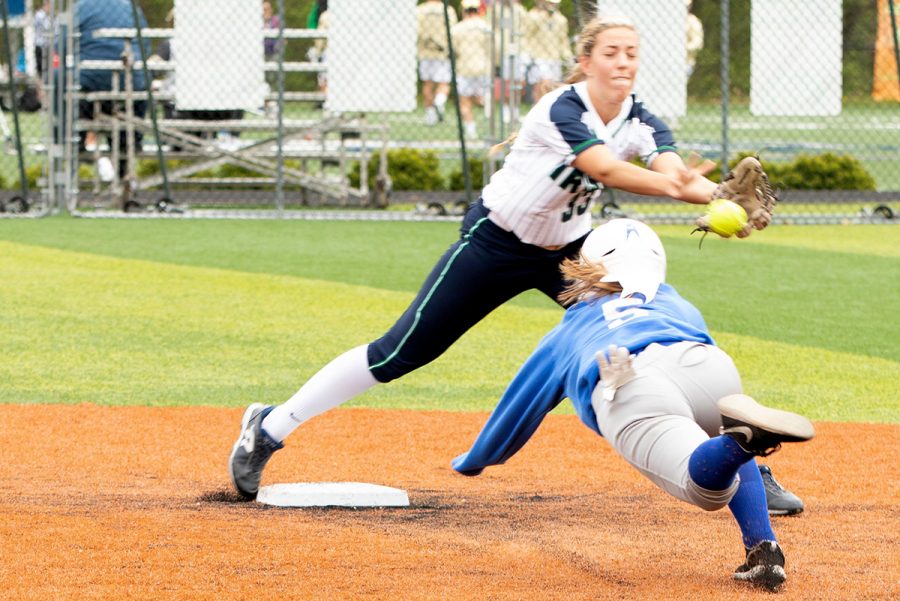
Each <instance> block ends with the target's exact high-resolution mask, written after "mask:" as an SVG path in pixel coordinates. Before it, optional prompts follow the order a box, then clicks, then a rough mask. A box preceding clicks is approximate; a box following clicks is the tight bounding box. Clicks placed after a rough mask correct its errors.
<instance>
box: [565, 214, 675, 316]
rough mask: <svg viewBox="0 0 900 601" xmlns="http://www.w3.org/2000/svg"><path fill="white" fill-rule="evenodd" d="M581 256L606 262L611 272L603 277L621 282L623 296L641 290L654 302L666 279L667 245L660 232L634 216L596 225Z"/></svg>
mask: <svg viewBox="0 0 900 601" xmlns="http://www.w3.org/2000/svg"><path fill="white" fill-rule="evenodd" d="M581 257H582V258H583V259H584V260H585V261H588V262H590V263H602V264H603V266H604V267H605V268H606V271H607V273H606V275H605V276H604V277H603V279H602V280H601V281H603V282H618V283H619V284H620V285H621V286H622V296H628V295H629V294H634V293H640V294H642V295H644V298H646V299H647V302H650V301H651V300H653V297H655V296H656V291H657V290H658V289H659V285H660V284H662V283H663V282H665V281H666V249H664V248H663V245H662V242H661V241H660V239H659V236H657V235H656V232H654V231H653V230H652V229H650V227H649V226H648V225H647V224H645V223H642V222H640V221H636V220H634V219H613V220H611V221H608V222H606V223H604V224H603V225H601V226H600V227H598V228H597V229H595V230H594V231H593V232H591V234H590V235H589V236H588V237H587V238H586V239H585V241H584V245H583V246H582V247H581Z"/></svg>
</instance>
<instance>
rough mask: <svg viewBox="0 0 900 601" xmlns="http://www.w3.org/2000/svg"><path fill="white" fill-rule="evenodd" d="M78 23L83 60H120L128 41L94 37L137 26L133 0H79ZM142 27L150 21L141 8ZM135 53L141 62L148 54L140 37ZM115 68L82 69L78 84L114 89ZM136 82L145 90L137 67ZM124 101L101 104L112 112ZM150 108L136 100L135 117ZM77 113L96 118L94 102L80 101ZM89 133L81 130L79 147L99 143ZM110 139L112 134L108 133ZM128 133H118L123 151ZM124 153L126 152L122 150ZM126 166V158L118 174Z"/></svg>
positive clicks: (94, 89)
mask: <svg viewBox="0 0 900 601" xmlns="http://www.w3.org/2000/svg"><path fill="white" fill-rule="evenodd" d="M75 10H76V23H77V27H78V31H79V33H80V34H81V38H80V47H79V54H80V59H81V60H83V61H86V60H104V61H121V60H122V53H123V51H124V49H125V42H124V41H123V40H122V39H121V38H95V37H94V35H93V34H94V32H95V31H96V30H98V29H103V28H107V27H109V28H131V27H135V26H136V24H135V22H134V16H133V13H132V7H131V1H130V0H78V3H77V4H76V5H75ZM138 19H139V23H138V24H137V26H139V27H147V20H146V19H145V18H144V14H143V12H141V9H140V7H138ZM131 48H132V53H133V56H134V60H135V61H142V60H144V57H145V56H147V55H149V52H147V53H145V52H144V49H142V48H141V47H140V46H139V44H138V42H137V40H134V41H132V43H131ZM113 76H114V75H113V71H110V70H105V69H82V70H81V72H80V74H79V80H78V83H79V85H80V86H81V91H82V92H103V91H109V90H112V82H113ZM115 77H118V78H119V80H118V84H119V90H124V89H125V73H124V71H121V72H117V73H116V74H115ZM132 77H133V85H134V90H135V91H141V90H146V89H147V85H146V83H147V82H146V81H144V73H143V70H142V69H134V70H133V72H132ZM122 103H123V101H115V102H113V101H104V102H102V103H100V110H101V112H102V113H104V114H107V115H112V114H113V110H114V105H118V106H121V105H122ZM146 111H147V103H146V102H145V101H143V100H137V101H135V102H134V116H135V117H137V118H143V117H144V115H145V113H146ZM78 116H79V118H80V119H84V120H93V119H94V103H93V102H91V101H88V100H80V101H79V103H78ZM87 133H88V132H81V134H80V138H79V150H85V148H86V147H87V145H88V143H89V142H93V143H96V139H94V140H93V141H92V140H89V136H88V135H87ZM106 137H107V139H109V140H110V144H111V143H112V140H111V139H110V138H109V134H106ZM142 139H143V134H142V133H141V132H139V131H135V134H134V143H135V151H137V152H139V151H140V149H141V141H142ZM127 142H128V141H127V134H126V132H125V128H122V132H121V133H120V135H119V145H120V148H121V149H123V151H124V150H125V149H126V148H127ZM123 154H124V152H123ZM126 169H127V160H126V159H124V158H123V159H120V160H119V175H120V176H124V175H125V172H126Z"/></svg>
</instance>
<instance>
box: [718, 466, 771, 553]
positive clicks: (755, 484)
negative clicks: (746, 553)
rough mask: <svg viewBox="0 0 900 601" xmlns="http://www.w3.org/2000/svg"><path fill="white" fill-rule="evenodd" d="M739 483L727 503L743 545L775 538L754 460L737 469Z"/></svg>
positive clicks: (751, 545) (753, 544)
mask: <svg viewBox="0 0 900 601" xmlns="http://www.w3.org/2000/svg"><path fill="white" fill-rule="evenodd" d="M738 475H740V477H741V485H740V486H738V489H737V492H736V493H735V495H734V496H733V497H731V501H729V503H728V509H730V510H731V514H732V515H733V516H734V519H735V520H736V521H737V523H738V526H739V527H740V528H741V536H742V537H743V539H744V547H746V548H748V549H749V548H751V547H754V546H756V544H757V543H759V542H760V541H764V540H776V539H775V532H773V531H772V522H771V521H770V520H769V509H768V506H767V504H766V488H765V486H763V481H762V476H760V475H759V467H757V465H756V461H753V460H750V461H748V462H747V463H745V464H744V465H742V466H741V469H740V470H738Z"/></svg>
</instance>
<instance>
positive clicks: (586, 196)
mask: <svg viewBox="0 0 900 601" xmlns="http://www.w3.org/2000/svg"><path fill="white" fill-rule="evenodd" d="M593 194H594V191H593V190H582V191H581V192H579V193H578V194H576V195H575V196H573V197H572V200H570V201H569V208H568V209H566V210H565V211H564V212H563V214H562V220H563V223H565V222H566V221H568V220H570V219H571V218H572V216H573V215H575V214H576V213H577V214H578V215H584V212H585V211H587V208H588V207H589V206H590V205H591V196H593Z"/></svg>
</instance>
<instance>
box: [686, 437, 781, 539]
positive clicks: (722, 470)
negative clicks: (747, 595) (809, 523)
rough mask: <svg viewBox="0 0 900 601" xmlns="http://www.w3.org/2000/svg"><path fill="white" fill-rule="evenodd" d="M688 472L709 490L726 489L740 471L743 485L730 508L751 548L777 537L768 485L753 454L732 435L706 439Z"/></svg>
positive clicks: (693, 458)
mask: <svg viewBox="0 0 900 601" xmlns="http://www.w3.org/2000/svg"><path fill="white" fill-rule="evenodd" d="M688 473H689V474H690V476H691V479H692V480H693V481H694V483H695V484H697V485H698V486H701V487H703V488H706V489H708V490H725V489H726V488H728V487H729V486H730V485H731V483H732V482H733V481H734V476H735V474H738V475H740V477H741V485H740V486H739V487H738V490H737V492H736V493H735V495H734V497H732V498H731V501H730V502H729V503H728V508H729V509H730V510H731V513H732V515H734V519H735V520H736V521H737V523H738V526H739V527H740V529H741V536H742V537H743V539H744V546H745V547H747V548H748V549H749V548H750V547H753V546H755V545H756V544H757V543H759V542H760V541H764V540H775V533H774V532H773V531H772V523H771V522H770V521H769V510H768V507H767V505H766V489H765V487H764V486H763V482H762V476H760V475H759V468H758V467H757V465H756V461H754V458H753V455H751V454H750V453H747V452H746V451H744V449H742V448H741V447H740V446H739V445H738V443H736V442H735V441H734V439H732V438H731V437H730V436H716V437H715V438H710V439H709V440H707V441H705V442H703V443H702V444H700V446H698V447H697V448H696V449H695V450H694V452H693V453H692V454H691V458H690V460H689V461H688Z"/></svg>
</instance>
